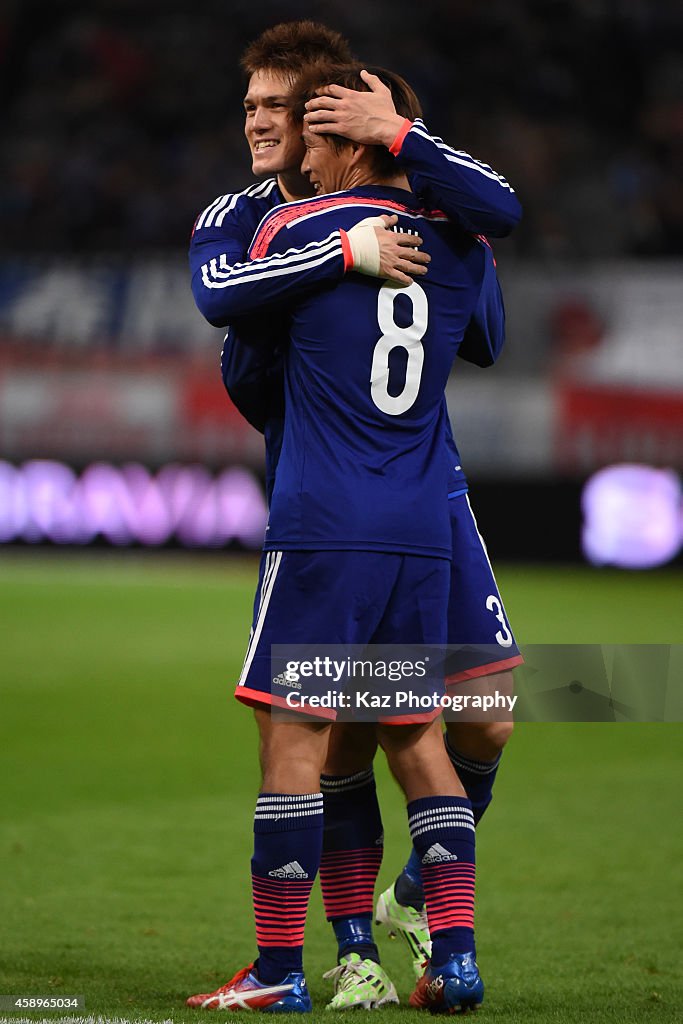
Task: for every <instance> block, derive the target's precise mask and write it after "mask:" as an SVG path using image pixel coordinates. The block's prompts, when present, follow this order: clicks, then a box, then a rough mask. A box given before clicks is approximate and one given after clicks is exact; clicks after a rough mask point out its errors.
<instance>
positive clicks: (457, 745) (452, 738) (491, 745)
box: [446, 722, 514, 761]
mask: <svg viewBox="0 0 683 1024" xmlns="http://www.w3.org/2000/svg"><path fill="white" fill-rule="evenodd" d="M446 729H447V732H448V742H449V745H450V746H451V747H452V748H453V750H456V751H457V752H458V753H459V754H462V755H463V757H471V758H473V759H474V760H477V761H494V760H495V759H496V757H498V755H499V754H500V752H501V751H502V749H503V747H504V746H505V744H506V743H507V742H508V740H509V739H510V737H511V736H512V732H513V730H514V724H513V723H512V722H448V723H447V726H446Z"/></svg>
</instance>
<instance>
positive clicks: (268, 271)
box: [192, 231, 345, 327]
mask: <svg viewBox="0 0 683 1024" xmlns="http://www.w3.org/2000/svg"><path fill="white" fill-rule="evenodd" d="M344 270H345V256H344V250H343V247H342V240H341V237H340V234H339V232H338V231H335V232H333V234H331V235H329V236H328V237H327V238H325V239H324V240H323V241H322V242H311V243H309V244H308V245H306V246H305V247H303V248H302V249H290V250H288V251H287V252H286V253H283V254H282V255H275V256H267V257H265V258H256V259H252V260H249V261H246V262H234V261H233V262H231V254H230V253H221V252H215V253H214V254H213V255H212V256H211V257H210V258H208V259H206V260H205V261H204V262H202V263H201V265H200V266H199V268H198V269H197V270H196V271H195V273H194V275H193V278H192V293H193V295H194V299H195V302H196V304H197V307H198V309H199V311H200V312H201V313H202V315H203V316H204V317H205V318H206V319H207V320H208V321H209V323H211V324H213V325H214V326H215V327H225V326H227V325H228V324H231V323H234V321H235V320H237V319H239V318H240V317H245V316H251V315H252V314H254V313H262V312H263V311H264V309H267V308H269V307H274V306H278V305H280V304H282V302H283V301H285V300H286V299H289V298H291V297H292V296H296V295H300V294H302V293H303V292H305V291H306V290H307V289H309V288H311V287H319V286H320V284H321V283H324V282H326V281H335V280H338V279H340V278H341V277H343V275H344Z"/></svg>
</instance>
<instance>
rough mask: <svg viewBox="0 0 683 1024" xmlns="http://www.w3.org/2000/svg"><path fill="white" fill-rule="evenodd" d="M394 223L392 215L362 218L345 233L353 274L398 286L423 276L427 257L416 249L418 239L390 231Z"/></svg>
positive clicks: (417, 236) (425, 270) (393, 215)
mask: <svg viewBox="0 0 683 1024" xmlns="http://www.w3.org/2000/svg"><path fill="white" fill-rule="evenodd" d="M397 221H398V217H397V216H396V215H395V214H391V215H389V214H382V215H381V216H379V217H366V218H365V219H364V220H362V221H359V223H358V224H355V225H354V226H353V227H352V228H351V229H350V230H349V231H348V232H347V237H348V239H349V243H350V245H351V252H352V254H353V270H355V271H356V272H357V273H360V274H368V275H369V276H370V277H381V278H383V279H385V280H388V281H393V282H394V283H396V284H400V285H409V284H412V281H413V279H414V278H415V277H421V276H422V275H423V274H426V273H427V266H428V264H429V262H430V259H431V257H430V256H429V255H428V253H426V252H422V251H421V250H420V249H419V248H418V247H419V246H420V245H422V238H420V236H419V235H409V234H404V233H399V232H396V231H392V228H393V227H394V225H395V224H396V223H397Z"/></svg>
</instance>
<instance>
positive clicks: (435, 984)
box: [425, 974, 443, 1003]
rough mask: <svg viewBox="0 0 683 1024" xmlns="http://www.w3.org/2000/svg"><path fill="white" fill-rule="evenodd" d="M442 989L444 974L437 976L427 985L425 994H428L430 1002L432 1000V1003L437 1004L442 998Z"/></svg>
mask: <svg viewBox="0 0 683 1024" xmlns="http://www.w3.org/2000/svg"><path fill="white" fill-rule="evenodd" d="M442 989H443V974H439V975H437V977H436V978H433V979H432V980H431V981H430V982H428V983H427V985H426V987H425V994H426V996H427V998H428V999H430V1000H432V1002H435V1003H436V1002H438V1000H439V999H440V998H441V992H442Z"/></svg>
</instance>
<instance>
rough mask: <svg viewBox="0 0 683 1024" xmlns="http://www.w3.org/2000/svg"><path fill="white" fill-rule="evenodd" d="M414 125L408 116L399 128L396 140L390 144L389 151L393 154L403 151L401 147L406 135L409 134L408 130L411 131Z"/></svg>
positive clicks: (396, 154)
mask: <svg viewBox="0 0 683 1024" xmlns="http://www.w3.org/2000/svg"><path fill="white" fill-rule="evenodd" d="M412 127H413V122H412V121H409V120H408V118H406V119H405V121H404V122H403V124H402V125H401V128H400V129H399V133H398V135H397V136H396V138H395V139H394V141H393V142H392V143H391V145H390V146H389V152H390V153H391V154H392V155H393V156H398V154H399V153H400V152H401V147H402V146H403V140H404V139H405V137H406V135H407V134H408V132H409V131H410V129H411V128H412Z"/></svg>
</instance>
